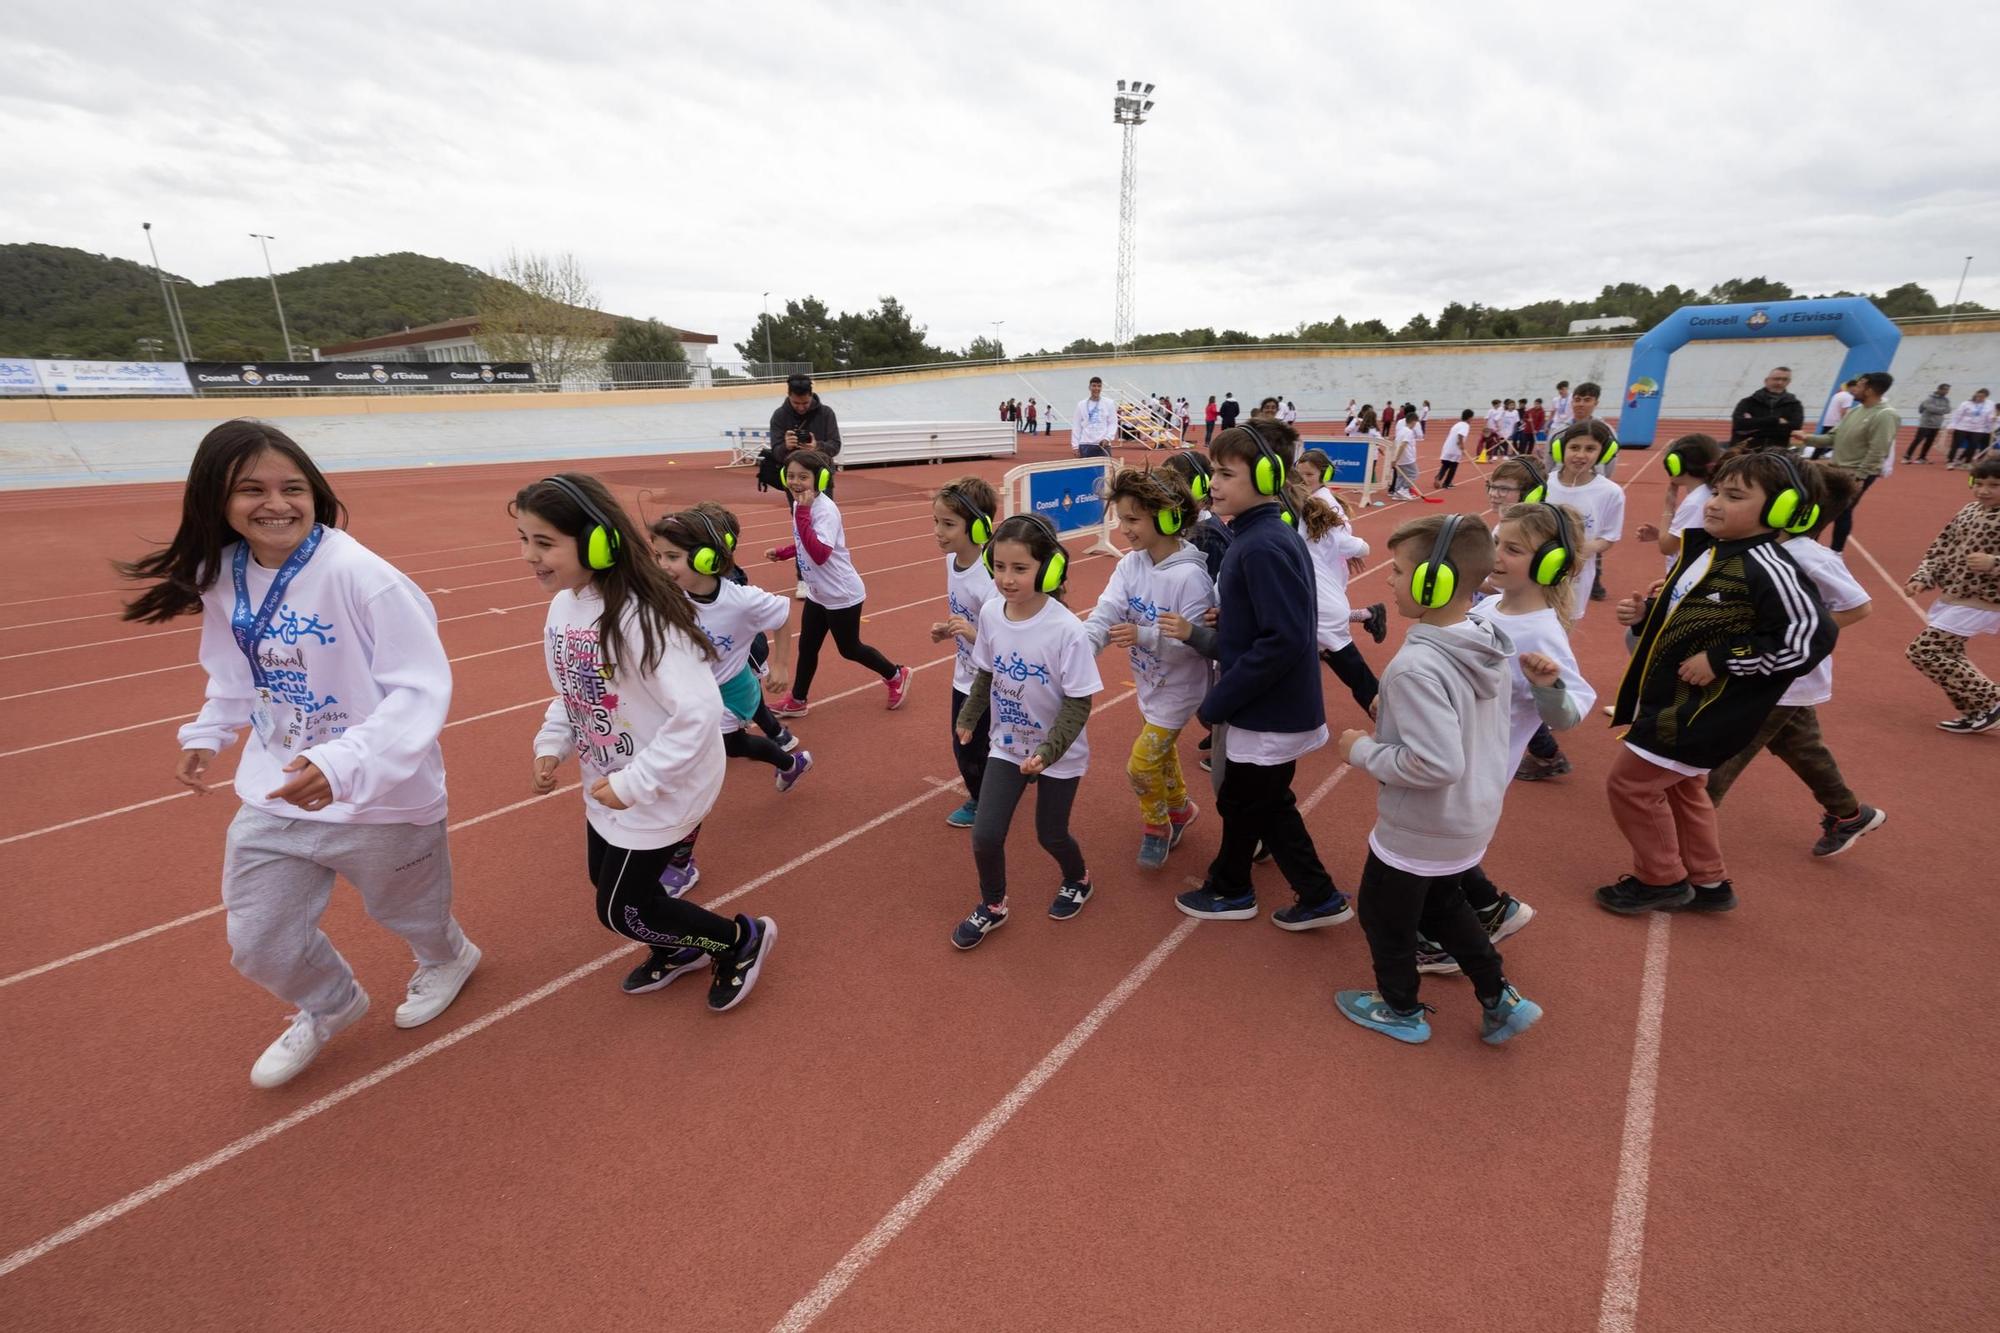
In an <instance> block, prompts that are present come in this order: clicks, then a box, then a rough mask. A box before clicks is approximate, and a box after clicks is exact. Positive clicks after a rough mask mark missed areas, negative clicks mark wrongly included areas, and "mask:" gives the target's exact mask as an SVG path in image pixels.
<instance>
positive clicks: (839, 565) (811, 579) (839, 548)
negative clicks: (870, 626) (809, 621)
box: [792, 495, 868, 611]
mask: <svg viewBox="0 0 2000 1333" xmlns="http://www.w3.org/2000/svg"><path fill="white" fill-rule="evenodd" d="M809 512H810V514H811V516H812V526H813V533H814V535H815V536H817V537H818V538H819V539H820V541H821V542H823V543H824V544H825V545H827V546H829V547H831V548H832V550H830V551H829V552H828V553H827V557H826V563H825V564H823V565H821V564H815V563H814V562H813V558H812V555H811V553H809V552H808V551H807V550H806V544H805V543H804V542H802V541H800V540H799V511H798V509H797V507H796V506H795V507H794V508H793V510H792V541H793V543H794V544H795V545H796V546H797V547H798V557H797V559H798V565H799V581H800V582H801V583H803V584H805V585H806V599H807V600H808V601H813V602H818V603H819V604H820V605H821V606H823V607H825V608H826V609H827V610H829V611H841V610H845V609H846V608H847V607H850V606H859V605H861V603H862V602H864V601H866V600H867V598H868V585H866V584H864V583H863V582H862V581H861V575H860V573H859V572H858V571H857V570H856V569H855V568H854V558H853V557H852V556H850V555H849V554H848V553H847V527H846V525H845V524H843V523H842V522H841V521H840V506H839V505H837V504H835V503H834V502H833V497H832V496H828V495H815V496H814V497H813V501H812V507H811V509H810V511H809Z"/></svg>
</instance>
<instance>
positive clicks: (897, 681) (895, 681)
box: [772, 667, 910, 712]
mask: <svg viewBox="0 0 2000 1333" xmlns="http://www.w3.org/2000/svg"><path fill="white" fill-rule="evenodd" d="M883 684H885V685H887V686H888V687H889V707H890V709H891V710H892V711H893V710H894V709H898V708H901V707H902V706H903V700H905V699H907V698H909V697H910V669H909V668H908V667H897V668H896V674H895V675H894V676H892V677H890V678H889V679H888V680H886V681H884V682H883ZM772 711H773V712H775V711H777V710H775V709H773V710H772Z"/></svg>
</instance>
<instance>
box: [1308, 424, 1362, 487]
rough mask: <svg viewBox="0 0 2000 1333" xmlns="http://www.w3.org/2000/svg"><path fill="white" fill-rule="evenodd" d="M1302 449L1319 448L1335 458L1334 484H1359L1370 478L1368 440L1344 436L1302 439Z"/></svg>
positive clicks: (1329, 456) (1331, 457)
mask: <svg viewBox="0 0 2000 1333" xmlns="http://www.w3.org/2000/svg"><path fill="white" fill-rule="evenodd" d="M1299 446H1300V448H1301V449H1317V450H1319V451H1320V452H1321V453H1323V454H1325V455H1326V456H1327V457H1328V458H1330V459H1332V460H1333V484H1334V485H1336V486H1359V485H1361V484H1362V483H1363V482H1365V481H1367V480H1368V441H1367V440H1365V439H1353V438H1350V437H1347V436H1342V437H1340V438H1338V439H1332V440H1301V441H1300V442H1299Z"/></svg>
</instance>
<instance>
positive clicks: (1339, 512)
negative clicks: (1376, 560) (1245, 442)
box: [1293, 449, 1389, 681]
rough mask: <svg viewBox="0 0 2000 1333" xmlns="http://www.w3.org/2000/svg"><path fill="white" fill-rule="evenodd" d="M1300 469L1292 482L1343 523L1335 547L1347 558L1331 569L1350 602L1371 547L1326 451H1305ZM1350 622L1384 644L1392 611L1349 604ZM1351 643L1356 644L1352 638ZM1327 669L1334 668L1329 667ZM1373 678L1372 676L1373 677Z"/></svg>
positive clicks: (1372, 605) (1380, 606)
mask: <svg viewBox="0 0 2000 1333" xmlns="http://www.w3.org/2000/svg"><path fill="white" fill-rule="evenodd" d="M1298 469H1299V472H1300V473H1301V474H1302V475H1301V476H1298V477H1295V478H1293V480H1295V481H1298V482H1300V483H1301V485H1303V486H1305V487H1310V488H1311V494H1310V496H1309V497H1308V498H1310V499H1317V500H1323V501H1325V502H1326V504H1327V506H1328V507H1329V508H1331V509H1332V510H1333V513H1334V516H1335V517H1336V518H1338V519H1339V520H1340V523H1339V526H1338V528H1337V531H1338V533H1339V538H1340V539H1339V541H1338V542H1337V543H1336V544H1337V545H1338V546H1340V547H1341V548H1342V549H1343V550H1344V552H1345V555H1346V558H1345V559H1344V560H1342V561H1341V562H1340V564H1338V565H1337V566H1331V568H1332V569H1333V570H1334V578H1335V580H1336V583H1337V584H1338V587H1339V589H1340V595H1341V599H1342V600H1343V601H1345V600H1346V598H1347V581H1348V580H1349V579H1351V578H1352V577H1354V575H1356V574H1358V573H1360V572H1361V563H1362V561H1364V560H1366V559H1367V558H1368V543H1367V542H1365V541H1362V540H1361V538H1359V537H1357V536H1356V535H1355V534H1354V528H1353V526H1352V525H1351V523H1350V522H1349V516H1348V513H1347V509H1346V507H1345V506H1344V505H1342V504H1341V503H1340V496H1339V495H1338V494H1337V493H1335V491H1334V489H1333V459H1331V458H1329V457H1328V456H1327V454H1326V451H1325V450H1323V449H1308V450H1306V451H1305V452H1304V453H1302V454H1300V455H1299V464H1298ZM1303 503H1304V501H1303V500H1302V501H1300V504H1303ZM1295 507H1296V506H1295ZM1347 618H1348V621H1349V622H1350V623H1352V624H1356V625H1359V626H1361V627H1362V628H1363V629H1365V630H1367V631H1368V637H1369V638H1371V639H1373V640H1375V642H1377V643H1380V642H1382V640H1383V639H1385V638H1387V637H1388V634H1389V608H1388V606H1387V605H1385V604H1384V603H1382V602H1371V603H1369V604H1368V605H1367V606H1366V607H1365V608H1364V607H1356V606H1353V605H1352V604H1351V603H1350V604H1349V608H1348V613H1347ZM1348 642H1349V643H1352V642H1353V638H1352V637H1351V636H1350V637H1349V639H1348ZM1323 646H1324V645H1322V647H1323ZM1328 665H1332V664H1331V663H1328ZM1334 671H1335V674H1336V675H1338V674H1339V668H1338V667H1336V668H1335V669H1334ZM1370 674H1371V676H1372V674H1373V673H1370ZM1341 679H1342V680H1343V681H1345V680H1346V677H1345V676H1342V677H1341Z"/></svg>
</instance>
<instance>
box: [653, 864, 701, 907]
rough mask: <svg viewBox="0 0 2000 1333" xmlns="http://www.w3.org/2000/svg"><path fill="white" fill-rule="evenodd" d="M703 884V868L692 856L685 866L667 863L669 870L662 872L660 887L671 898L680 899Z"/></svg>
mask: <svg viewBox="0 0 2000 1333" xmlns="http://www.w3.org/2000/svg"><path fill="white" fill-rule="evenodd" d="M699 883H701V867H700V866H698V865H696V864H695V863H694V858H693V857H692V856H690V857H689V858H688V859H687V861H686V862H685V863H684V864H676V863H675V862H672V861H669V862H667V868H666V869H665V870H662V871H661V872H660V887H661V888H663V889H665V890H666V891H667V896H668V897H669V898H678V897H680V896H681V895H682V894H683V893H686V892H687V891H688V890H689V889H691V888H693V887H694V886H695V885H697V884H699Z"/></svg>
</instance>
